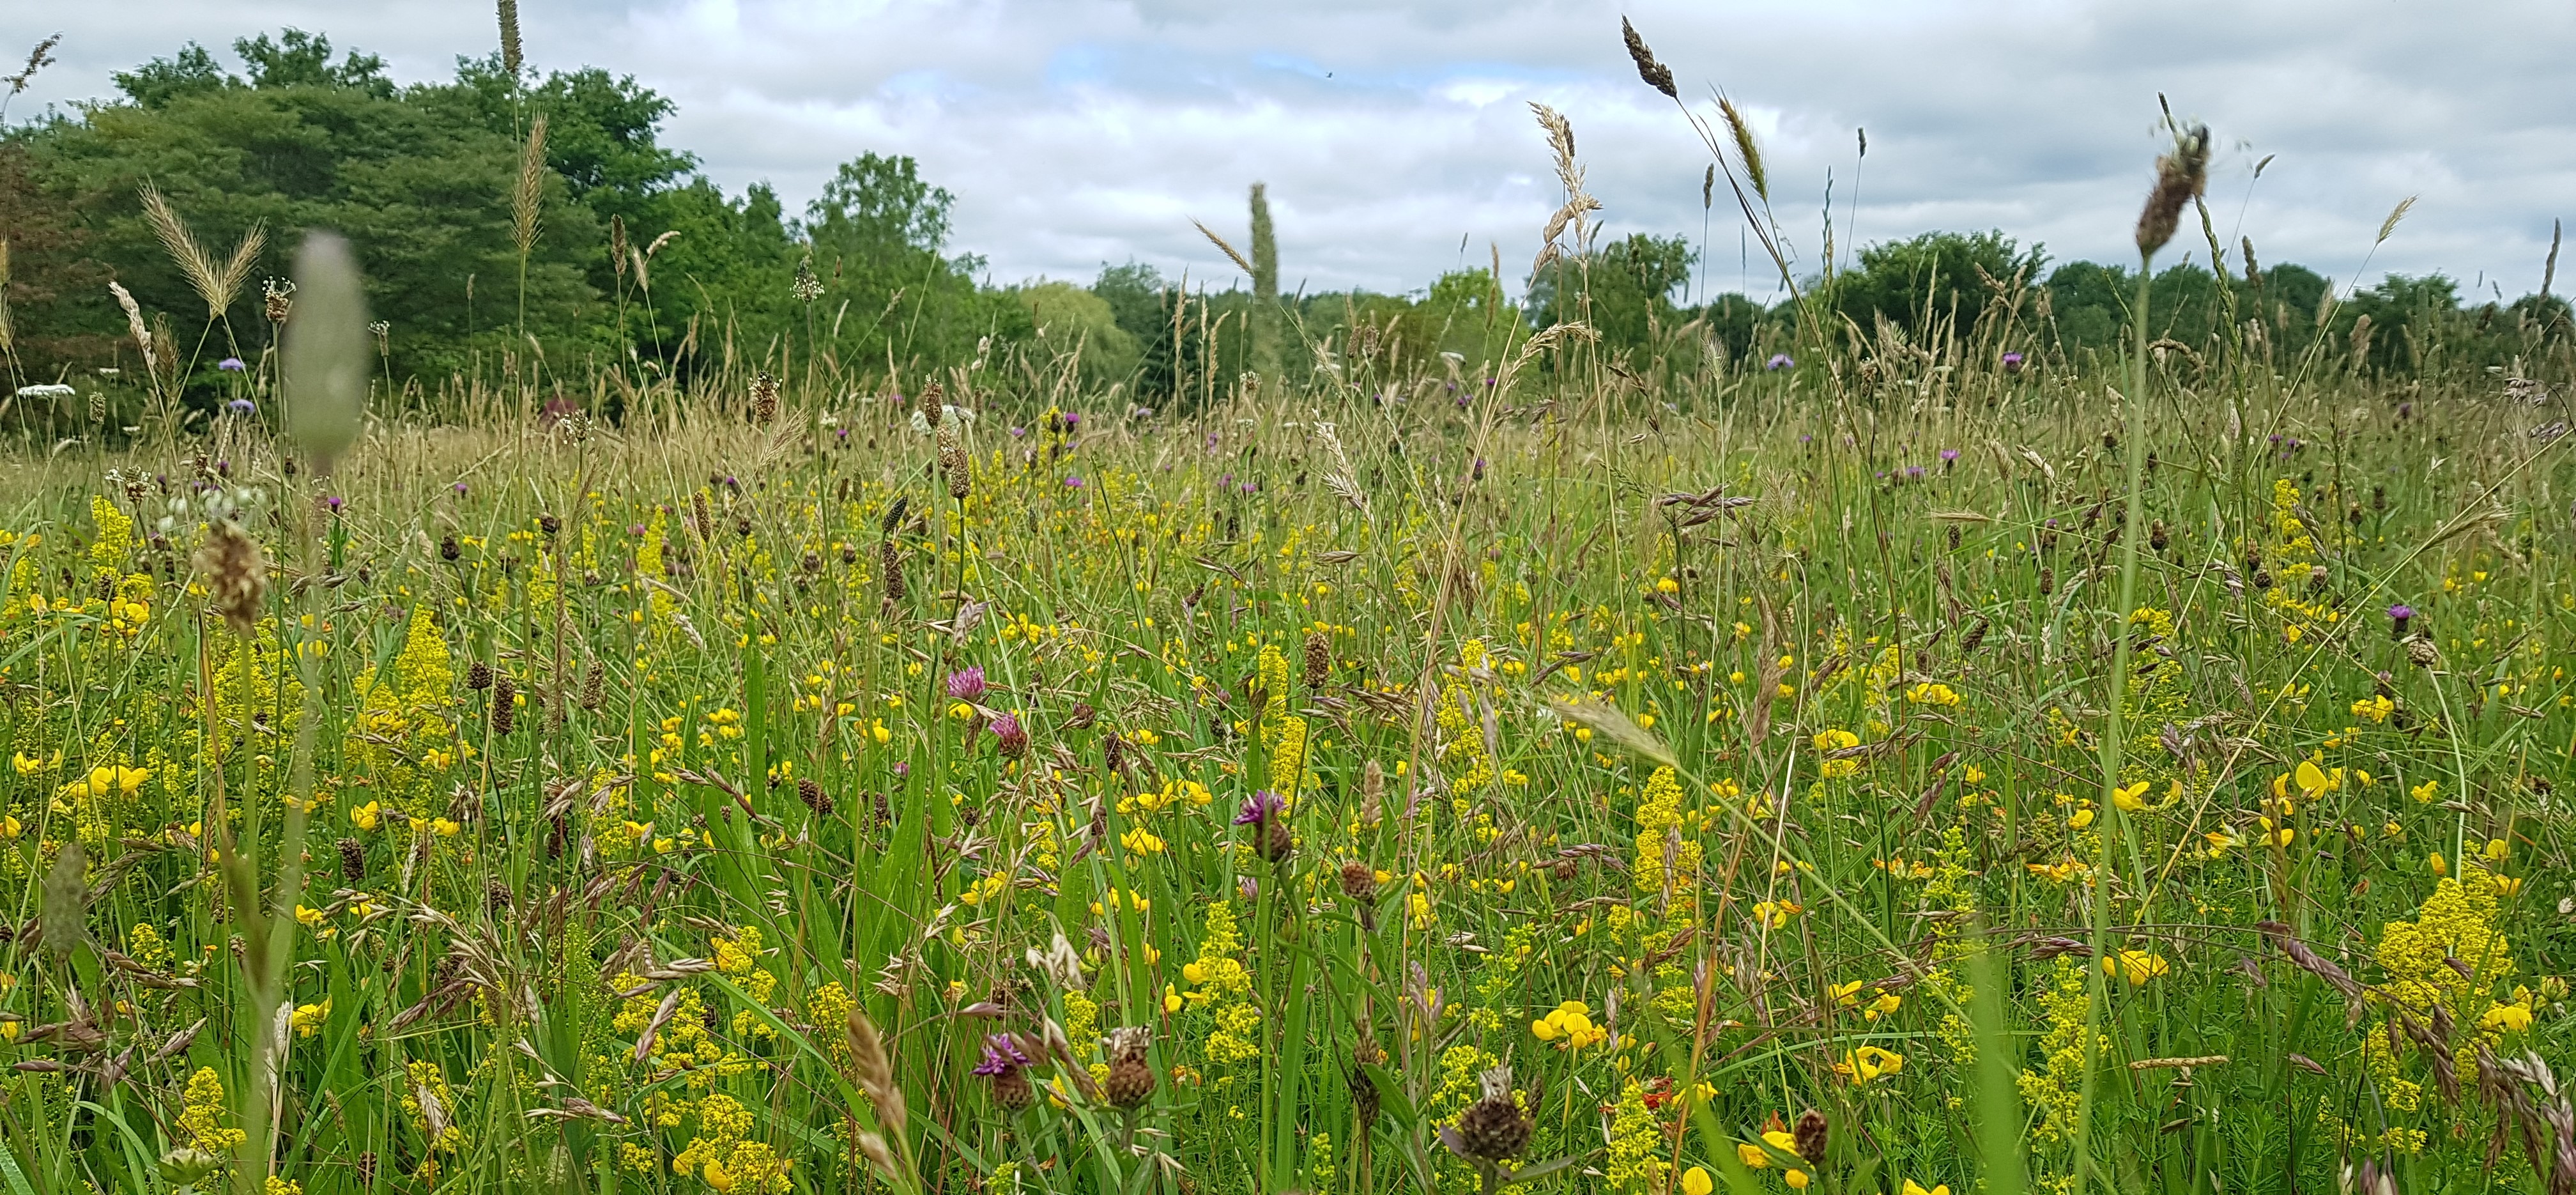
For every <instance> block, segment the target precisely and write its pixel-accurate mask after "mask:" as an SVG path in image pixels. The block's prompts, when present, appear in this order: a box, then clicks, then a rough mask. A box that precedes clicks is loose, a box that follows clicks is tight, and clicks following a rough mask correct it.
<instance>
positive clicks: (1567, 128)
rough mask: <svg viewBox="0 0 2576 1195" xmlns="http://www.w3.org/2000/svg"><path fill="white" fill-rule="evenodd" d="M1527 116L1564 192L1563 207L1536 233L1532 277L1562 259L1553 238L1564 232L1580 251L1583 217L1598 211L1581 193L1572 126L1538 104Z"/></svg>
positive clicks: (1588, 196)
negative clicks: (1537, 130)
mask: <svg viewBox="0 0 2576 1195" xmlns="http://www.w3.org/2000/svg"><path fill="white" fill-rule="evenodd" d="M1530 114H1531V115H1532V116H1535V117H1537V118H1538V126H1539V128H1540V129H1541V130H1543V131H1545V132H1546V133H1547V149H1548V156H1549V157H1550V158H1552V159H1554V161H1555V165H1556V181H1557V184H1558V186H1560V187H1562V188H1563V189H1564V191H1565V203H1564V204H1563V205H1562V206H1560V207H1558V208H1557V209H1556V211H1555V212H1553V213H1551V214H1550V215H1549V216H1548V218H1547V225H1546V227H1545V228H1544V229H1542V230H1541V231H1540V232H1539V238H1538V239H1539V242H1540V244H1539V251H1538V259H1537V260H1536V261H1534V262H1532V263H1531V264H1530V273H1532V274H1536V273H1538V272H1539V271H1540V270H1543V269H1545V268H1547V265H1548V263H1549V262H1552V261H1555V260H1556V259H1557V258H1559V257H1561V256H1563V255H1564V252H1565V249H1564V246H1562V245H1560V244H1559V243H1558V242H1557V238H1558V237H1559V236H1562V235H1564V233H1565V231H1566V230H1567V229H1568V228H1571V229H1573V230H1574V243H1575V251H1576V252H1581V251H1582V246H1583V242H1584V239H1585V238H1584V228H1585V222H1584V218H1583V217H1584V213H1586V212H1596V211H1599V210H1601V201H1600V200H1598V199H1594V198H1593V197H1592V195H1591V194H1590V193H1589V192H1587V191H1585V190H1584V189H1583V167H1582V165H1581V164H1579V163H1578V162H1576V161H1575V157H1574V124H1573V122H1571V121H1568V120H1567V119H1566V118H1565V114H1564V113H1562V112H1559V111H1557V110H1556V109H1554V108H1551V107H1548V106H1547V105H1545V104H1541V103H1532V104H1531V105H1530Z"/></svg>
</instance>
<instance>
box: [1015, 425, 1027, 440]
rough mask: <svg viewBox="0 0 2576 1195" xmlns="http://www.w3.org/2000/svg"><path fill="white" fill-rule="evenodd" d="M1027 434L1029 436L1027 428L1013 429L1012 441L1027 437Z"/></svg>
mask: <svg viewBox="0 0 2576 1195" xmlns="http://www.w3.org/2000/svg"><path fill="white" fill-rule="evenodd" d="M1027 434H1029V429H1027V428H1025V427H1014V428H1012V429H1011V438H1012V439H1014V440H1016V439H1019V438H1020V437H1022V436H1025V435H1027Z"/></svg>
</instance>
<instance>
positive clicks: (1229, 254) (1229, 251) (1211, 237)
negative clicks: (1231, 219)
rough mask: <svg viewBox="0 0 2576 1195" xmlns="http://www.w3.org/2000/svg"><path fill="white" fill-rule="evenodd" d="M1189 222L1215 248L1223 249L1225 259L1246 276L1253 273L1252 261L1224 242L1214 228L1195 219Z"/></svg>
mask: <svg viewBox="0 0 2576 1195" xmlns="http://www.w3.org/2000/svg"><path fill="white" fill-rule="evenodd" d="M1190 223H1191V225H1193V226H1194V227H1196V228H1197V229H1198V230H1199V235H1200V236H1203V237H1206V238H1207V239H1208V243H1209V244H1212V245H1215V246H1216V247H1217V248H1219V249H1221V250H1224V251H1225V256H1226V260H1228V261H1231V262H1233V263H1234V266H1235V268H1236V269H1239V270H1241V271H1243V272H1244V274H1245V275H1246V276H1251V275H1252V274H1253V273H1254V270H1253V268H1252V263H1251V262H1250V261H1248V260H1246V259H1245V258H1244V256H1243V254H1241V253H1239V252H1236V251H1235V248H1234V246H1232V245H1229V244H1226V243H1225V238H1224V237H1221V236H1218V235H1217V234H1216V230H1215V229H1213V228H1210V227H1208V226H1207V225H1205V224H1202V223H1200V222H1199V221H1196V220H1192V221H1190Z"/></svg>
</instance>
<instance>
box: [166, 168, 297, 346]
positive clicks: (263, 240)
mask: <svg viewBox="0 0 2576 1195" xmlns="http://www.w3.org/2000/svg"><path fill="white" fill-rule="evenodd" d="M143 216H144V220H145V222H147V223H149V224H151V225H152V234H153V235H154V236H156V237H159V238H160V240H161V248H162V250H163V251H164V252H167V253H168V254H169V255H170V260H171V261H173V262H175V263H177V264H178V266H179V272H180V273H181V274H182V275H185V276H186V277H187V279H188V285H189V287H190V288H191V289H193V290H195V291H196V292H197V297H198V298H200V299H203V300H205V301H206V318H207V319H221V318H223V314H224V312H226V311H228V310H230V309H231V308H232V305H233V300H234V299H236V298H239V297H240V296H241V288H242V283H244V282H246V281H248V280H249V279H250V267H251V264H252V263H253V262H255V261H257V260H259V251H260V248H261V247H262V246H264V245H265V244H267V242H268V226H267V225H266V224H265V223H263V222H260V221H252V223H251V226H250V228H249V229H247V230H246V231H244V232H243V233H242V237H241V243H240V244H238V245H235V246H234V247H233V254H232V256H231V257H230V258H227V259H225V261H224V263H223V264H222V265H220V266H218V265H216V264H215V259H214V258H212V257H210V256H208V255H207V254H206V251H205V248H204V247H203V246H200V245H199V244H198V243H197V238H196V236H195V234H193V233H191V232H189V231H188V224H187V222H186V221H184V220H181V219H180V218H179V213H178V212H177V211H176V210H175V209H173V208H172V207H171V206H170V201H169V200H168V199H166V198H164V197H163V196H162V194H161V192H160V190H159V189H158V188H156V187H153V186H150V185H148V184H147V185H146V186H145V187H144V188H143Z"/></svg>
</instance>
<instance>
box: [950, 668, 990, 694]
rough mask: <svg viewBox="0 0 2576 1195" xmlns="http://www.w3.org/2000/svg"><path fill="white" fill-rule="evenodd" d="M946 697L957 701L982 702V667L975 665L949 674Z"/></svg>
mask: <svg viewBox="0 0 2576 1195" xmlns="http://www.w3.org/2000/svg"><path fill="white" fill-rule="evenodd" d="M948 696H949V697H950V698H951V699H953V700H957V701H982V700H984V666H983V665H981V664H977V665H975V666H973V667H971V668H960V669H958V670H957V671H955V672H951V673H949V674H948Z"/></svg>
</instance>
